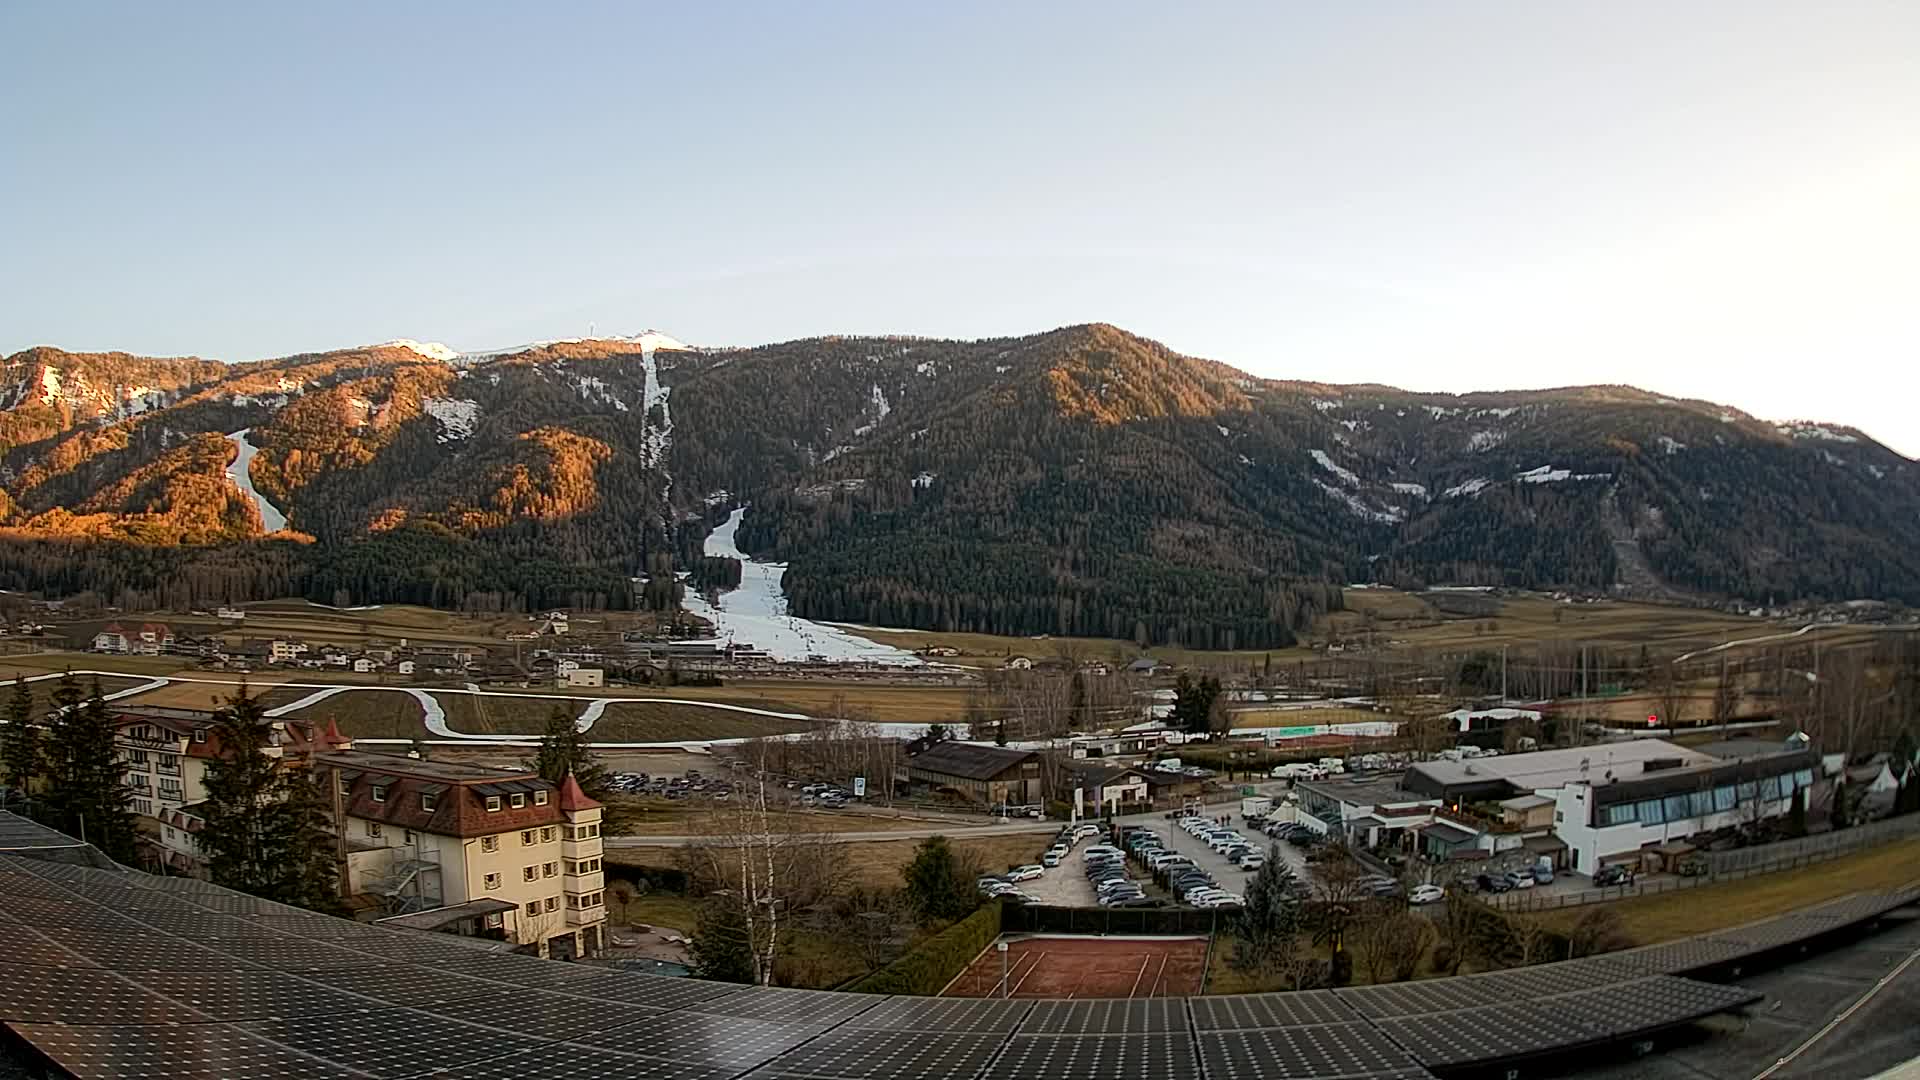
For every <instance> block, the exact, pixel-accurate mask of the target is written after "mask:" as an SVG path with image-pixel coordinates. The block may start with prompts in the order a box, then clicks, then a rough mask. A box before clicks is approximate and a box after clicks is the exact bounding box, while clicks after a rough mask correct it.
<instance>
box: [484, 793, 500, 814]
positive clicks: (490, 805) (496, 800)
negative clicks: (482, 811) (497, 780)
mask: <svg viewBox="0 0 1920 1080" xmlns="http://www.w3.org/2000/svg"><path fill="white" fill-rule="evenodd" d="M499 809H500V796H498V795H489V796H487V813H489V814H491V813H493V812H495V811H497V810H499Z"/></svg>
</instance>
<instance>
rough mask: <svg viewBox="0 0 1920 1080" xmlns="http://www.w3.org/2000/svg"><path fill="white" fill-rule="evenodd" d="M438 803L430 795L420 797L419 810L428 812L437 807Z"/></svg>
mask: <svg viewBox="0 0 1920 1080" xmlns="http://www.w3.org/2000/svg"><path fill="white" fill-rule="evenodd" d="M438 802H439V800H438V799H437V798H436V797H434V796H432V795H422V796H420V809H422V810H429V811H430V810H432V809H433V808H434V806H436V805H438Z"/></svg>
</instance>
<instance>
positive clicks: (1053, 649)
mask: <svg viewBox="0 0 1920 1080" xmlns="http://www.w3.org/2000/svg"><path fill="white" fill-rule="evenodd" d="M1494 599H1496V600H1497V603H1498V605H1499V606H1498V610H1497V612H1496V613H1494V614H1490V615H1485V616H1478V617H1471V616H1455V615H1448V614H1445V613H1443V612H1442V611H1440V610H1439V609H1438V608H1436V607H1435V606H1434V605H1433V604H1431V603H1429V602H1428V601H1427V600H1425V599H1422V598H1421V597H1420V596H1418V595H1414V594H1411V593H1404V592H1399V591H1396V590H1393V589H1349V590H1347V592H1346V604H1347V610H1345V611H1341V612H1336V613H1334V614H1333V615H1330V616H1327V617H1324V618H1322V619H1321V620H1320V621H1319V622H1318V623H1316V624H1315V625H1314V626H1313V627H1312V628H1311V629H1310V630H1308V631H1307V632H1306V633H1304V634H1302V635H1301V641H1302V645H1303V646H1308V647H1306V648H1294V649H1271V650H1245V651H1240V652H1219V651H1205V650H1194V649H1181V648H1174V647H1170V646H1155V647H1153V648H1149V649H1146V650H1140V649H1138V648H1136V647H1135V646H1134V645H1133V643H1132V642H1130V641H1118V640H1113V639H1107V638H1056V637H1039V638H1029V637H998V636H994V635H991V634H959V633H939V632H933V631H926V632H922V631H902V630H870V629H865V628H862V629H860V630H858V631H856V632H857V633H859V634H860V635H861V636H862V637H868V638H872V639H873V640H875V641H879V642H882V643H884V644H887V645H893V646H896V647H899V648H903V649H922V648H926V647H929V646H934V645H943V646H948V647H951V648H956V649H959V650H960V653H961V655H960V656H959V657H958V658H957V659H956V660H955V661H953V662H956V663H960V664H964V665H968V666H973V667H998V666H1001V665H1002V664H1004V663H1005V662H1006V659H1007V658H1008V657H1009V656H1027V657H1032V658H1035V659H1039V658H1042V657H1051V656H1078V657H1080V658H1082V659H1086V660H1094V659H1102V660H1109V661H1111V660H1114V659H1128V658H1132V657H1134V656H1137V655H1140V654H1141V653H1142V652H1143V651H1144V652H1145V653H1146V654H1147V655H1151V656H1154V657H1158V658H1159V659H1162V660H1166V661H1168V662H1171V663H1177V664H1196V665H1201V666H1205V665H1206V664H1208V663H1222V662H1225V663H1241V664H1244V663H1246V662H1247V661H1249V660H1253V659H1264V658H1265V657H1267V656H1269V655H1271V656H1272V657H1273V659H1274V661H1275V662H1276V663H1278V662H1282V661H1292V660H1297V659H1301V658H1304V657H1309V656H1317V655H1320V654H1318V653H1316V652H1314V651H1313V650H1312V649H1311V648H1310V646H1312V645H1315V644H1319V643H1324V642H1326V641H1328V640H1333V639H1340V638H1348V637H1352V636H1355V635H1358V634H1361V633H1363V632H1366V631H1372V632H1373V633H1375V634H1376V635H1378V636H1380V637H1382V638H1385V639H1388V640H1392V641H1394V642H1396V643H1398V645H1399V646H1400V647H1404V648H1418V649H1429V650H1440V651H1443V650H1458V649H1469V648H1484V647H1488V646H1493V647H1498V646H1500V645H1503V644H1505V645H1511V644H1531V643H1536V642H1540V641H1584V642H1589V643H1591V644H1595V645H1631V646H1638V645H1640V644H1647V645H1649V646H1651V647H1655V648H1661V647H1665V648H1668V649H1678V648H1680V647H1687V648H1699V647H1705V646H1708V645H1715V644H1719V643H1720V642H1723V641H1727V640H1731V639H1737V638H1743V637H1750V636H1756V635H1762V634H1766V633H1769V632H1774V631H1776V630H1778V629H1779V627H1778V626H1776V624H1772V623H1768V622H1765V621H1763V620H1760V619H1751V618H1746V617H1743V616H1739V615H1727V614H1724V613H1721V612H1717V611H1707V610H1701V609H1696V608H1683V607H1672V606H1667V605H1661V604H1640V603H1629V602H1623V601H1603V602H1600V603H1595V604H1563V603H1560V602H1558V601H1555V600H1553V599H1552V598H1551V597H1547V596H1531V595H1528V596H1513V597H1499V598H1494ZM1842 633H1843V632H1836V635H1837V636H1836V637H1835V638H1832V639H1829V640H1834V641H1838V640H1840V636H1838V635H1841V634H1842ZM1854 636H1856V637H1860V636H1864V635H1863V634H1856V635H1854Z"/></svg>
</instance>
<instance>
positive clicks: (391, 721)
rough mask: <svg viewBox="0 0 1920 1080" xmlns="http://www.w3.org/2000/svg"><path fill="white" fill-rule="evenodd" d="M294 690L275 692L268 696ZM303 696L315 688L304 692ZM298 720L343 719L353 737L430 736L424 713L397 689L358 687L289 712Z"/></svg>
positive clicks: (343, 727) (344, 731)
mask: <svg viewBox="0 0 1920 1080" xmlns="http://www.w3.org/2000/svg"><path fill="white" fill-rule="evenodd" d="M284 693H291V691H288V690H275V691H272V692H271V693H270V694H269V695H268V697H269V698H271V697H273V696H274V695H277V694H284ZM300 693H301V695H304V694H308V693H312V691H310V690H309V691H301V692H300ZM287 715H288V716H289V717H291V718H293V719H297V720H306V721H311V722H314V723H319V724H323V725H324V724H325V723H326V722H327V720H328V718H332V719H334V720H337V721H339V722H340V732H341V734H343V735H345V736H347V737H348V738H350V739H419V738H425V737H426V736H427V728H426V725H425V724H424V723H423V722H422V721H423V719H424V718H425V713H423V712H422V711H421V709H420V703H419V702H418V701H415V700H414V699H413V697H412V695H410V694H403V693H401V692H400V691H398V690H355V691H353V692H352V693H347V694H335V695H334V696H332V697H330V698H328V699H326V700H325V701H321V702H318V703H317V704H313V705H309V706H307V707H306V708H304V709H301V710H299V711H297V712H292V713H288V714H287Z"/></svg>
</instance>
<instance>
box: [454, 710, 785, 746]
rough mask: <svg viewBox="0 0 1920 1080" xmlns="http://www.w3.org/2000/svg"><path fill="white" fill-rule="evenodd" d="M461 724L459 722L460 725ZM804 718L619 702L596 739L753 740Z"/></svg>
mask: <svg viewBox="0 0 1920 1080" xmlns="http://www.w3.org/2000/svg"><path fill="white" fill-rule="evenodd" d="M458 726H459V725H457V724H456V725H455V727H456V728H458ZM811 726H812V725H810V724H808V723H807V722H806V721H804V720H780V719H776V718H774V717H771V716H755V715H753V714H752V713H738V712H730V711H728V710H726V709H703V708H700V707H698V706H690V705H662V704H654V703H639V702H615V703H614V704H611V705H608V706H607V709H606V712H605V713H604V714H603V715H602V716H601V718H600V720H599V721H598V722H597V723H595V724H594V725H593V730H592V731H591V732H589V733H588V738H590V739H591V740H593V741H594V742H668V741H671V740H674V739H751V738H757V737H759V736H762V735H784V734H786V733H788V732H794V731H806V730H807V729H808V728H809V727H811Z"/></svg>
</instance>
